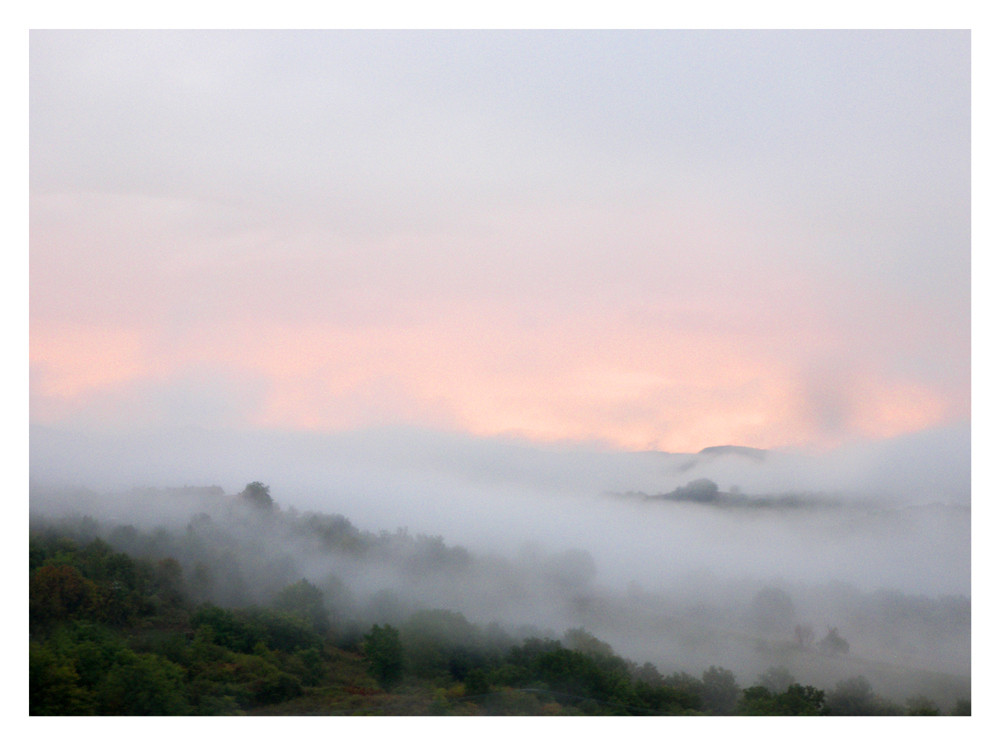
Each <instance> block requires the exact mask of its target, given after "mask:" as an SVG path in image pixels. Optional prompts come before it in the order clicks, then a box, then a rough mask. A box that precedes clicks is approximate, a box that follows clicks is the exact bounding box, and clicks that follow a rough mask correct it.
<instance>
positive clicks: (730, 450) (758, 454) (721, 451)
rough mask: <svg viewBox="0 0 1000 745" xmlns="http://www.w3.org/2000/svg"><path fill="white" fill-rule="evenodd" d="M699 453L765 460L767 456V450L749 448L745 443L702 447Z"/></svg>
mask: <svg viewBox="0 0 1000 745" xmlns="http://www.w3.org/2000/svg"><path fill="white" fill-rule="evenodd" d="M698 455H711V456H713V457H714V456H718V455H740V456H743V457H744V458H750V459H751V460H756V461H763V460H764V459H765V458H766V457H767V451H766V450H761V449H759V448H748V447H745V446H743V445H715V446H713V447H708V448H702V449H701V450H699V451H698Z"/></svg>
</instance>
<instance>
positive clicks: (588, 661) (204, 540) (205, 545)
mask: <svg viewBox="0 0 1000 745" xmlns="http://www.w3.org/2000/svg"><path fill="white" fill-rule="evenodd" d="M159 496H160V498H163V499H170V498H171V497H176V498H178V499H179V500H181V501H183V499H190V498H194V499H195V500H196V501H199V500H200V503H203V505H204V506H206V508H207V510H208V511H203V512H197V513H195V514H193V515H192V516H191V517H190V518H189V519H188V521H187V522H186V524H184V525H183V526H179V525H177V524H164V525H161V526H158V527H148V526H147V527H143V526H140V527H136V526H135V525H132V524H130V523H124V522H122V521H121V520H119V519H114V518H107V517H105V516H101V517H100V518H94V517H90V516H84V515H76V516H65V515H64V516H60V517H54V516H46V515H41V514H34V515H33V516H32V525H31V536H30V557H29V571H30V596H29V611H30V627H31V639H30V711H31V713H32V714H33V715H77V714H96V715H125V714H165V715H185V714H188V715H213V714H224V715H231V714H303V713H313V714H352V713H371V714H440V715H444V714H530V715H535V714H616V715H619V714H620V715H629V714H636V715H643V714H648V715H657V714H711V715H732V714H742V715H858V714H938V713H943V714H967V713H969V711H970V704H969V702H968V699H967V698H965V697H961V696H955V697H953V698H952V699H951V700H950V701H948V702H947V703H946V704H944V705H942V702H941V698H942V696H937V697H936V700H935V699H932V698H931V697H928V696H923V695H915V696H909V697H907V698H904V699H902V700H897V699H896V698H894V697H893V698H890V696H888V695H887V694H886V693H885V692H884V691H880V690H873V685H872V683H871V682H869V678H868V677H866V676H864V675H850V676H846V677H844V678H843V679H842V680H839V681H837V682H836V683H835V684H834V685H832V686H828V687H825V688H824V687H819V686H816V685H812V684H808V683H800V682H799V681H797V680H796V679H795V676H794V675H793V673H792V672H790V671H789V669H787V668H786V667H784V666H782V665H774V666H771V667H770V668H768V669H766V670H763V671H762V672H761V673H760V674H759V675H757V676H756V677H755V678H753V679H749V680H739V679H738V678H737V675H736V674H735V673H734V672H733V670H731V669H729V668H728V667H727V664H728V663H727V660H726V659H725V656H724V648H723V647H720V648H719V649H720V658H719V660H718V662H717V664H715V665H710V666H708V667H707V669H700V670H699V669H693V670H685V669H678V668H676V666H675V668H674V669H670V670H666V669H660V668H659V667H658V666H657V665H655V664H653V663H651V662H647V661H645V660H640V661H633V660H630V659H627V658H625V657H623V656H620V655H619V654H617V653H616V652H615V650H614V649H613V648H612V646H611V645H609V644H608V643H607V642H605V641H602V640H601V639H599V638H597V636H595V635H594V633H592V632H593V629H587V628H584V627H582V626H575V627H570V628H563V629H561V630H558V631H556V630H553V629H552V628H550V627H549V621H550V620H551V619H546V618H540V619H539V621H538V623H536V624H525V623H511V622H510V621H509V620H502V621H501V620H499V619H503V615H502V614H499V613H496V614H494V615H495V618H496V619H498V620H497V621H492V622H491V621H486V622H483V621H481V620H470V619H469V617H467V615H466V614H464V613H463V612H462V611H461V610H460V609H461V608H462V606H461V604H460V599H461V591H462V590H463V588H465V589H467V588H468V587H469V586H471V585H472V584H473V583H474V582H475V581H480V580H481V579H482V578H483V577H484V576H487V575H485V574H484V572H487V571H488V576H489V577H490V578H491V581H492V582H502V581H504V578H505V581H506V582H507V583H508V584H509V587H507V588H506V594H505V595H502V597H510V598H514V597H517V596H519V595H520V596H529V597H530V596H532V595H533V594H537V593H540V592H541V593H545V592H548V593H550V597H551V600H552V602H553V603H555V604H568V605H571V606H572V605H574V604H576V605H577V606H580V611H581V612H580V615H579V617H580V618H586V617H588V615H587V614H588V613H591V614H592V613H593V612H594V609H593V606H595V605H600V598H599V594H598V593H596V592H595V591H594V589H593V587H592V575H593V573H594V568H593V567H592V566H591V564H592V562H588V558H589V557H587V556H586V555H585V554H583V553H582V552H580V553H576V554H574V553H568V554H561V555H553V556H549V555H545V554H544V553H541V552H540V553H538V554H537V555H534V556H531V557H528V558H527V559H523V561H524V562H525V563H526V565H528V566H529V568H530V569H531V571H530V572H525V571H523V569H524V567H523V566H519V565H515V564H514V563H511V562H509V561H505V560H502V559H501V558H499V557H480V556H476V555H474V554H472V553H471V552H469V551H467V550H466V549H463V548H461V547H456V546H448V545H446V544H445V543H444V542H443V541H442V540H441V539H439V538H435V537H428V536H411V535H409V534H408V533H407V532H406V531H402V530H400V531H396V532H393V533H389V532H382V533H378V534H374V533H370V532H367V531H362V530H359V529H358V528H356V527H355V526H354V525H352V524H351V522H350V521H349V520H348V519H347V518H345V517H343V516H340V515H329V514H320V513H307V514H299V513H296V512H295V511H293V510H288V511H282V510H281V509H279V507H278V506H277V505H276V504H275V503H274V501H273V500H272V499H271V497H270V494H269V490H268V488H267V487H266V486H264V485H263V484H259V483H256V482H255V483H253V484H249V485H248V486H247V488H246V489H245V490H244V491H243V492H242V493H241V494H240V495H235V496H233V497H225V496H224V495H223V494H222V493H221V490H186V491H184V490H178V492H176V493H173V494H171V493H169V492H167V493H161V494H160V495H159ZM291 545H294V552H293V551H292V550H291V549H290V546H291ZM333 569H336V570H337V571H336V572H334V571H333ZM400 576H402V577H404V578H407V579H408V580H409V581H410V582H411V583H412V584H413V586H414V587H415V588H417V592H416V593H415V594H414V595H411V596H404V595H401V594H400V593H399V592H397V591H395V590H393V589H389V588H392V587H394V585H393V580H394V579H395V578H398V577H400ZM380 578H381V581H380ZM432 582H433V583H434V585H433V586H434V587H440V586H441V585H451V586H452V588H453V590H454V593H453V594H452V595H451V596H448V595H447V594H444V595H443V594H440V593H434V592H430V591H428V593H427V598H428V600H429V601H434V600H447V599H448V598H449V597H451V599H452V600H454V602H452V603H449V607H441V606H440V605H433V604H431V603H430V602H429V603H424V604H421V603H418V602H416V601H415V598H417V597H419V593H420V588H423V587H427V588H430V587H431V586H432V585H431V584H429V583H432ZM361 588H365V589H364V590H362V589H361ZM755 597H756V602H757V604H756V606H754V607H755V608H756V612H757V617H756V619H755V622H756V623H757V624H758V626H759V627H760V628H761V629H763V630H764V631H766V630H767V629H768V625H769V624H770V625H771V626H773V625H774V624H779V625H780V623H782V622H783V618H782V613H783V610H782V609H783V603H784V602H785V600H786V599H785V598H783V597H782V596H781V594H780V593H775V592H772V593H771V594H770V595H768V594H766V593H765V594H764V595H761V594H760V593H758V595H757V596H755ZM481 599H482V598H480V600H481ZM897 600H898V599H897ZM497 604H498V605H499V601H497ZM469 607H475V608H476V613H477V618H480V619H481V618H483V617H489V616H490V614H492V613H493V611H494V610H495V608H493V607H492V606H490V605H489V604H485V605H484V604H483V603H481V602H480V603H479V604H478V605H473V606H469ZM942 607H943V606H942ZM523 610H524V612H527V609H523ZM937 610H938V611H940V609H939V608H937ZM522 615H523V614H522ZM510 617H511V616H509V615H508V616H507V619H509V618H510ZM796 631H797V632H799V631H801V627H800V628H797V629H796ZM830 632H831V633H827V634H826V636H825V637H824V636H823V635H822V634H821V635H819V637H820V638H818V639H815V640H814V639H805V638H802V639H799V640H798V646H799V647H800V649H799V652H798V653H799V654H801V655H805V656H813V657H817V658H830V659H842V658H843V656H844V655H846V654H847V652H848V650H847V649H844V648H842V647H840V646H838V644H837V643H836V640H837V639H839V640H840V641H841V642H843V644H844V645H846V644H847V642H846V641H844V640H843V639H842V638H841V637H840V636H839V635H837V634H836V632H835V631H834V630H832V629H831V630H830ZM831 634H832V636H831ZM824 644H825V645H826V646H825V647H824ZM942 690H950V689H948V688H947V686H945V687H944V688H943V689H942ZM943 695H947V694H943Z"/></svg>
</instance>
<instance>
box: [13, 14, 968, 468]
mask: <svg viewBox="0 0 1000 745" xmlns="http://www.w3.org/2000/svg"><path fill="white" fill-rule="evenodd" d="M970 78H971V72H970V34H969V32H967V31H884V32H866V31H843V32H835V31H812V32H792V31H777V32H763V31H742V32H737V31H732V32H679V31H632V32H624V31H622V32H617V31H615V32H612V31H600V32H599V31H590V32H584V31H579V32H553V31H535V32H531V31H519V32H499V31H479V32H457V31H441V32H429V31H392V32H390V31H385V32H363V31H336V32H320V31H304V32H290V31H271V32H191V31H175V32H167V31H152V32H136V31H117V32H115V31H110V32H94V31H32V32H31V33H30V37H29V115H30V119H29V128H30V196H29V207H30V249H29V251H30V255H29V321H30V331H29V333H30V417H31V421H32V423H34V424H38V425H44V426H48V427H55V428H65V429H70V430H79V431H98V432H109V431H123V430H129V429H135V428H150V427H171V426H182V427H188V426H195V427H200V428H206V429H209V430H212V429H218V430H227V431H232V430H241V431H243V430H246V431H255V430H279V431H308V432H324V433H330V432H342V431H350V430H358V429H366V428H372V427H399V426H405V427H416V428H428V429H434V430H441V431H448V432H458V433H467V434H471V435H475V436H498V435H503V436H516V437H521V438H527V439H529V440H535V441H545V442H548V441H582V442H591V443H603V444H605V445H607V446H609V447H611V448H616V449H625V450H646V449H660V450H667V451H675V452H693V451H697V450H699V449H701V448H703V447H708V446H713V445H722V444H739V445H747V446H752V447H761V448H781V447H806V448H809V447H819V448H824V447H830V446H835V445H842V444H844V443H850V442H852V441H856V440H862V439H880V438H891V437H896V436H900V435H906V434H909V433H915V432H920V431H922V430H927V429H931V428H937V427H944V426H954V425H956V424H961V423H963V422H968V421H969V419H970V417H971V396H970V375H971V363H970V357H971V310H970V285H971V261H970V259H971V246H970V199H971V196H970V169H971V162H970V161H971V158H970V126H971V107H970V87H971V81H970Z"/></svg>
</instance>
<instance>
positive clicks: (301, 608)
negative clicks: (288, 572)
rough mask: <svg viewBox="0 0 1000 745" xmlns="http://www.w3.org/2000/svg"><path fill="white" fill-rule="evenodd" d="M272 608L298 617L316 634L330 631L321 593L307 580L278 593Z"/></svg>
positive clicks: (302, 580)
mask: <svg viewBox="0 0 1000 745" xmlns="http://www.w3.org/2000/svg"><path fill="white" fill-rule="evenodd" d="M274 607H275V608H277V609H278V610H282V611H285V612H286V613H291V614H292V615H295V616H298V617H300V618H301V619H303V620H304V621H306V622H307V623H308V624H310V625H311V626H312V628H313V630H314V631H315V632H316V633H317V634H320V635H325V634H326V633H327V632H328V631H329V630H330V617H329V614H328V613H327V612H326V607H325V606H324V604H323V593H322V592H321V591H320V589H319V588H318V587H316V586H315V585H313V584H311V583H310V582H309V581H308V580H305V579H301V580H299V581H298V582H296V583H295V584H293V585H288V587H286V588H285V589H283V590H282V591H281V592H279V593H278V596H277V597H276V598H275V599H274Z"/></svg>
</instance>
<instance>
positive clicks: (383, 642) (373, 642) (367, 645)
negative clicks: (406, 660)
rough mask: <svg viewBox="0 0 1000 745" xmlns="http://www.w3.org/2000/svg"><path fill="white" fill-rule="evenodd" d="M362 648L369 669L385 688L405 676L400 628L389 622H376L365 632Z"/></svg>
mask: <svg viewBox="0 0 1000 745" xmlns="http://www.w3.org/2000/svg"><path fill="white" fill-rule="evenodd" d="M361 648H362V650H363V651H364V655H365V657H366V658H367V659H368V669H369V670H370V671H371V674H372V675H373V676H374V677H375V679H376V680H377V681H378V682H379V684H380V685H381V686H382V687H383V688H389V687H390V686H392V685H395V684H396V683H397V682H398V681H399V679H400V678H401V677H402V676H403V643H402V642H401V641H400V640H399V630H398V629H395V628H393V627H392V626H390V625H389V624H386V625H385V626H379V625H378V624H375V625H374V626H372V630H371V631H369V632H368V633H367V634H365V636H364V639H363V640H362V642H361Z"/></svg>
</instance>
